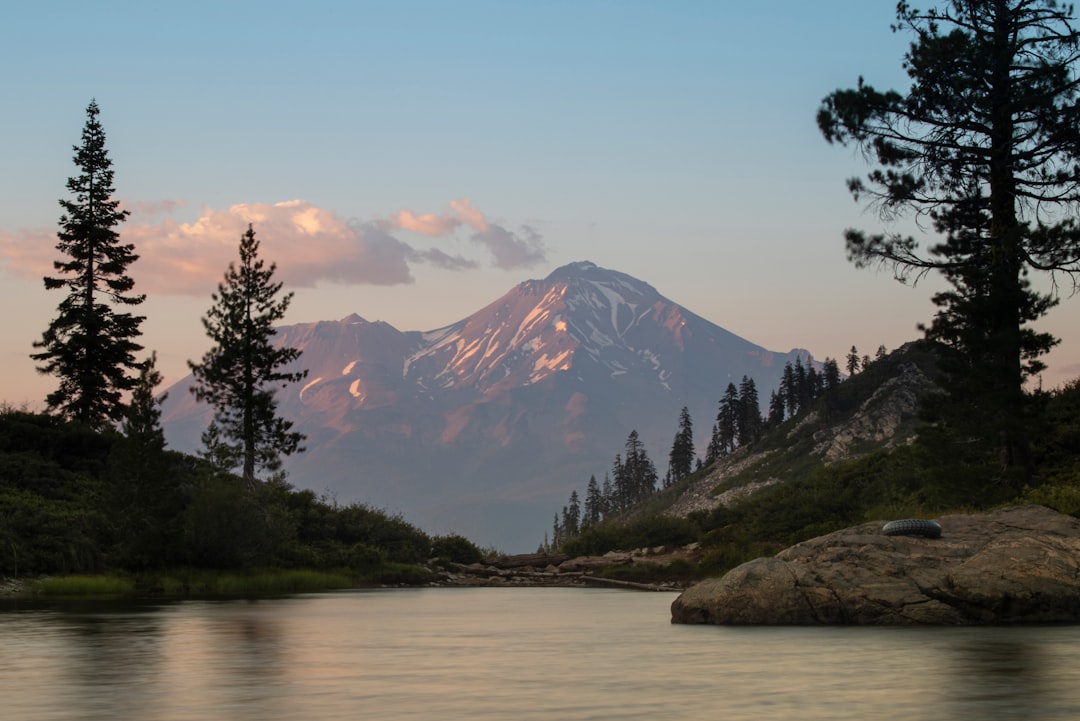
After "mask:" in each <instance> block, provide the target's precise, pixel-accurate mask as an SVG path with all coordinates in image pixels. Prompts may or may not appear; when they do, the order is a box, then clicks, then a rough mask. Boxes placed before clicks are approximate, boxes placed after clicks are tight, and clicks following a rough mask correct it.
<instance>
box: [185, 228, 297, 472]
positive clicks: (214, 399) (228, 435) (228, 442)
mask: <svg viewBox="0 0 1080 721" xmlns="http://www.w3.org/2000/svg"><path fill="white" fill-rule="evenodd" d="M258 256H259V242H258V241H257V240H256V239H255V230H254V229H253V228H252V227H251V226H250V225H249V226H248V229H247V232H246V233H244V235H243V236H242V237H241V239H240V264H239V266H237V265H236V264H234V263H230V264H229V269H228V271H227V272H226V273H225V279H224V281H223V282H222V283H219V284H218V290H217V293H214V294H213V295H212V296H211V297H212V298H213V301H214V305H213V306H211V308H210V310H209V311H207V314H206V316H204V317H203V319H202V322H203V327H204V328H205V329H206V333H207V335H209V336H210V338H211V340H213V341H214V344H215V345H214V346H213V347H212V348H211V349H210V350H209V351H207V352H206V354H205V355H204V356H203V359H202V362H200V363H192V362H190V361H189V362H188V366H189V367H190V368H191V372H192V374H193V375H194V377H195V385H194V386H193V387H192V389H191V390H192V393H194V394H195V397H196V398H197V399H199V400H203V401H207V402H208V403H210V405H212V406H213V407H214V409H215V415H214V419H213V421H212V422H211V423H210V426H209V427H208V428H207V429H206V431H205V432H204V433H203V438H202V440H203V445H204V446H205V449H206V455H207V456H208V457H209V458H211V459H212V460H214V461H215V463H217V465H219V466H223V467H225V468H235V467H237V466H240V467H241V469H242V470H241V473H242V476H243V479H244V482H245V484H246V485H247V487H248V488H249V489H254V488H255V486H256V484H257V481H256V476H255V472H256V469H257V468H262V469H265V470H268V471H271V472H273V471H277V470H278V469H280V467H281V456H282V455H290V454H292V453H296V452H297V451H300V450H303V449H302V448H301V446H300V444H301V443H302V442H303V440H304V436H303V434H301V433H297V432H295V431H293V430H291V429H292V425H293V424H292V422H291V421H287V420H284V419H283V418H280V417H278V415H277V412H276V411H277V402H276V401H275V400H274V392H275V390H276V388H278V387H281V388H284V387H285V386H286V385H287V384H289V383H294V382H296V381H299V380H301V379H302V378H304V377H305V376H306V375H307V371H301V372H286V371H284V370H283V366H285V365H287V364H289V363H291V362H293V361H295V360H296V359H297V358H299V357H300V351H299V350H298V349H296V348H286V347H282V348H275V347H274V345H273V343H272V342H271V340H272V338H273V335H274V323H275V322H276V321H278V320H281V318H283V317H284V316H285V311H286V310H287V309H288V307H289V303H290V302H291V300H292V293H287V294H285V295H284V296H281V297H280V298H279V297H278V293H279V292H280V291H281V287H282V284H281V283H275V282H272V278H273V275H274V271H275V270H276V269H277V266H276V264H273V263H272V264H271V265H270V267H269V268H267V267H265V264H264V262H263V261H262V260H261V259H260V258H259V257H258Z"/></svg>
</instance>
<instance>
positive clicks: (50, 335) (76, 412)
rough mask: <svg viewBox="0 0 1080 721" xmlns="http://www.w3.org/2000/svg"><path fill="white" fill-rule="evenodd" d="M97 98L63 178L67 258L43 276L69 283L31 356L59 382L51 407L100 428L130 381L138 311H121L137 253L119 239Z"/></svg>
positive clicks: (122, 214) (52, 283)
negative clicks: (75, 170)
mask: <svg viewBox="0 0 1080 721" xmlns="http://www.w3.org/2000/svg"><path fill="white" fill-rule="evenodd" d="M99 112H100V111H99V109H98V106H97V103H96V102H94V101H91V102H90V105H89V106H88V107H87V108H86V116H87V119H86V125H85V126H84V127H83V132H82V145H81V146H74V148H73V149H74V150H75V157H74V161H75V164H76V165H77V166H78V167H79V174H78V175H76V176H74V177H71V178H68V181H67V187H68V190H69V191H71V193H72V194H73V198H72V199H70V200H61V201H60V205H61V206H62V207H63V208H64V214H63V215H62V216H61V217H60V231H59V233H57V237H58V238H59V243H57V245H56V249H57V250H58V251H60V252H61V253H62V254H63V255H64V256H65V257H66V258H65V259H64V260H58V261H55V262H54V263H53V268H54V269H55V270H56V272H57V273H58V274H59V276H58V277H46V278H45V279H44V281H45V287H46V288H47V289H49V290H56V289H59V288H67V290H68V295H67V297H66V298H64V300H63V301H61V303H60V305H59V308H58V313H57V316H56V318H54V319H53V320H52V322H51V323H49V327H48V328H47V329H46V330H45V332H44V333H43V334H42V337H41V340H40V341H36V342H35V343H34V347H35V348H40V349H42V350H41V352H39V353H34V354H32V355H31V356H30V357H31V358H33V359H34V360H35V361H39V362H40V363H42V364H43V365H40V366H38V368H37V370H38V372H39V373H47V374H52V375H56V376H58V377H59V379H60V386H59V387H58V388H57V389H56V390H55V391H53V392H52V393H50V394H49V395H48V397H47V398H46V402H47V403H48V406H49V409H50V410H56V411H59V412H60V414H61V415H63V416H65V417H67V418H69V419H72V420H78V421H81V422H84V423H86V424H88V425H90V426H92V427H95V428H100V427H103V426H105V425H108V424H110V423H113V422H116V421H119V420H120V419H121V418H122V417H123V415H124V402H123V394H124V392H126V391H129V390H131V389H132V388H134V387H135V385H136V382H137V378H136V376H135V375H133V372H135V371H138V370H139V368H140V363H139V362H138V361H136V360H135V353H137V352H138V351H140V350H142V346H141V345H139V344H138V343H137V342H136V341H135V339H136V338H138V337H139V335H140V330H139V326H140V324H141V323H142V321H143V320H144V318H143V317H142V316H137V315H133V314H131V313H129V312H121V311H120V310H119V309H120V308H123V307H127V306H135V305H139V304H140V303H142V302H143V300H144V299H145V296H143V295H136V294H133V293H132V292H131V291H132V288H133V287H134V281H133V280H132V279H131V277H130V276H128V275H127V271H128V266H129V265H131V263H133V262H135V261H136V260H137V259H138V257H139V256H137V255H135V253H134V250H135V248H134V246H133V245H130V244H127V245H125V244H122V243H120V237H119V234H118V233H117V231H116V230H115V228H116V226H118V225H119V224H120V223H122V222H124V220H125V219H126V218H127V216H128V211H126V210H121V209H120V207H119V206H120V203H119V201H117V200H113V198H112V195H113V192H114V191H113V171H112V161H111V160H110V159H109V154H108V151H107V150H106V149H105V130H104V129H103V128H102V126H101V123H100V122H99V121H98V114H99Z"/></svg>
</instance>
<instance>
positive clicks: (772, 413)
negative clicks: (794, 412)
mask: <svg viewBox="0 0 1080 721" xmlns="http://www.w3.org/2000/svg"><path fill="white" fill-rule="evenodd" d="M783 422H784V396H783V394H782V393H781V392H778V391H773V392H772V393H770V394H769V428H776V426H778V425H780V424H781V423H783Z"/></svg>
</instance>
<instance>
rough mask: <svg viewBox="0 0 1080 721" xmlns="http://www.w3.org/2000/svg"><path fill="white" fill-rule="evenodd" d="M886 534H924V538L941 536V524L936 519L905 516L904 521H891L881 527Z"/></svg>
mask: <svg viewBox="0 0 1080 721" xmlns="http://www.w3.org/2000/svg"><path fill="white" fill-rule="evenodd" d="M881 532H882V533H884V534H885V535H886V536H922V537H923V538H941V526H940V525H938V523H937V522H936V521H923V520H920V519H917V518H905V519H904V520H902V521H889V522H888V523H886V524H885V525H884V526H882V527H881Z"/></svg>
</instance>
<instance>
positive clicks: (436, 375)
mask: <svg viewBox="0 0 1080 721" xmlns="http://www.w3.org/2000/svg"><path fill="white" fill-rule="evenodd" d="M275 342H277V343H282V344H288V345H290V346H292V347H297V348H300V349H301V350H302V351H303V353H302V355H301V357H300V359H299V361H298V362H297V369H300V368H306V369H307V370H308V377H307V379H306V380H305V381H304V383H302V384H297V385H296V386H290V387H288V388H285V389H283V390H281V391H279V393H278V395H277V399H278V403H279V412H280V413H281V414H282V415H283V416H285V417H286V418H289V419H290V420H292V421H293V422H294V423H295V428H296V429H297V430H299V431H301V432H303V433H305V434H306V435H307V436H308V440H307V443H306V446H307V448H308V451H307V453H305V454H303V455H300V456H297V457H293V458H290V459H288V460H287V463H286V469H287V470H288V472H289V480H290V481H291V482H293V483H294V484H296V485H298V486H302V487H308V488H312V489H313V490H316V491H324V492H328V493H330V494H332V495H336V496H338V497H340V498H342V499H343V500H346V501H353V500H357V501H362V502H365V503H369V504H372V505H376V506H381V507H384V508H389V509H390V510H392V511H395V512H401V513H403V514H404V515H405V516H406V517H407V518H408V519H409V520H410V521H412V522H417V523H419V524H420V525H422V526H424V527H431V528H432V530H434V531H438V532H459V533H462V534H464V535H467V536H469V537H470V538H475V539H476V540H477V541H478V542H481V543H483V544H491V545H498V546H505V547H507V550H531V548H529V545H530V544H534V543H535V539H536V535H537V529H538V528H543V527H545V526H546V524H547V523H548V521H549V519H547V518H546V516H547V514H548V513H549V511H550V508H551V507H552V504H553V502H554V501H555V499H559V498H565V495H566V493H567V492H568V491H569V490H570V489H571V488H574V487H579V486H581V485H583V481H584V480H587V479H588V477H589V476H590V475H597V476H598V477H602V475H603V473H604V471H605V469H607V468H610V465H611V460H612V459H613V458H614V456H615V454H616V453H618V452H619V451H620V450H621V447H622V444H623V442H624V441H625V439H626V437H627V435H628V434H629V432H630V431H631V430H637V431H638V432H639V435H640V437H641V439H642V440H643V442H645V444H646V448H647V450H648V452H649V454H650V455H651V456H652V457H653V458H654V460H655V461H656V463H657V465H658V466H659V467H660V468H663V467H664V466H665V465H666V457H667V451H668V450H669V447H670V443H671V438H672V437H673V435H674V432H675V429H676V423H677V419H678V413H679V411H680V409H681V408H682V407H683V406H686V407H688V408H689V409H690V412H691V415H692V417H693V418H694V419H696V421H697V423H698V434H697V436H698V440H699V443H698V445H699V446H700V447H701V448H700V450H701V452H702V453H703V451H704V445H705V443H707V441H708V435H709V428H711V424H712V420H713V418H714V417H715V415H716V406H717V403H718V401H719V398H720V397H721V395H722V394H723V391H724V388H725V387H726V386H727V384H728V383H729V382H734V383H736V384H738V382H739V380H740V379H741V377H742V376H744V375H745V376H748V377H751V378H753V379H754V381H755V383H756V384H757V386H758V388H759V389H760V390H761V394H762V396H763V397H764V398H765V399H767V398H768V394H769V390H770V389H772V388H775V387H776V386H777V384H778V382H779V379H780V376H781V374H782V370H783V365H784V364H785V363H786V362H787V361H789V360H791V359H793V358H794V357H796V356H798V357H801V358H803V359H804V360H805V359H806V358H808V357H809V353H807V352H806V351H801V350H798V349H796V350H793V351H790V352H788V353H778V352H775V351H769V350H767V349H765V348H763V347H761V346H758V345H756V344H754V343H752V342H750V341H748V340H746V339H743V338H741V337H739V336H736V335H735V334H733V333H731V332H730V331H727V330H725V329H723V328H721V327H720V326H718V325H716V324H714V323H712V322H710V321H707V320H705V319H704V318H702V317H701V316H699V315H697V314H695V313H693V312H691V311H689V310H688V309H686V308H684V307H682V306H680V305H678V304H677V303H674V302H673V301H671V300H669V299H668V298H666V297H664V296H663V295H661V294H660V293H659V292H658V291H657V290H656V289H655V288H653V287H652V286H651V285H649V284H648V283H645V282H643V281H639V280H637V279H635V278H633V277H631V276H629V275H626V274H624V273H620V272H618V271H613V270H608V269H605V268H601V267H599V266H597V265H595V264H594V263H591V262H589V261H580V262H577V263H571V264H568V265H565V266H562V267H560V268H557V269H556V270H554V271H553V272H552V273H551V274H549V275H548V276H547V277H546V278H544V279H542V280H527V281H524V282H522V283H519V284H518V285H517V286H515V287H514V288H512V289H511V290H510V291H508V292H507V293H506V294H504V295H503V296H501V297H500V298H498V299H496V300H495V301H493V302H492V303H489V304H488V305H486V306H484V307H483V308H481V309H479V310H478V311H476V312H475V313H473V314H471V315H469V316H467V317H465V318H463V319H461V320H459V321H457V322H456V323H452V324H450V325H447V326H444V327H441V328H436V329H434V330H429V331H401V330H398V329H397V328H394V327H393V326H392V325H390V324H388V323H385V322H383V321H368V320H366V319H365V318H363V317H362V316H361V315H359V314H356V313H351V314H348V315H346V316H344V317H343V318H342V319H341V320H338V321H317V322H313V323H301V324H294V325H289V326H282V327H280V328H278V329H277V335H276V338H275ZM191 380H192V379H191V378H190V377H189V378H186V379H183V380H181V381H180V382H179V383H177V384H176V385H174V386H173V387H172V388H171V389H170V392H169V397H168V398H167V399H166V403H165V405H164V407H163V426H164V428H165V431H166V435H167V438H168V439H169V442H170V445H172V446H173V447H174V448H177V449H178V450H183V451H192V450H195V449H196V448H197V447H198V443H199V441H198V438H199V434H200V433H201V431H202V429H203V428H204V427H205V424H206V421H207V419H208V418H209V409H207V408H205V407H200V406H199V405H198V404H197V403H195V401H194V399H193V397H191V395H190V393H188V392H187V388H188V387H190V384H191Z"/></svg>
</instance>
